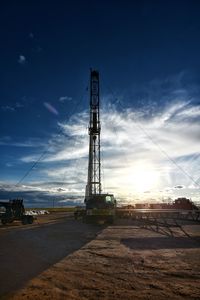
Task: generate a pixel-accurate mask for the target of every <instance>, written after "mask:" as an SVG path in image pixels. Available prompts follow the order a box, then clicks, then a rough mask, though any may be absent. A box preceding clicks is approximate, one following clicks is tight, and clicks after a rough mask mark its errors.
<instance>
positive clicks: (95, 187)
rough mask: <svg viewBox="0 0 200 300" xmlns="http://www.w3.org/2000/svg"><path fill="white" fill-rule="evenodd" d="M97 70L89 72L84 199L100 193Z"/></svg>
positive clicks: (99, 127) (99, 129) (99, 130)
mask: <svg viewBox="0 0 200 300" xmlns="http://www.w3.org/2000/svg"><path fill="white" fill-rule="evenodd" d="M99 100H100V99H99V72H98V71H96V70H91V73H90V121H89V128H88V134H89V162H88V179H87V185H86V199H87V198H89V197H90V196H92V195H96V194H101V152H100V149H101V147H100V132H101V126H100V112H99Z"/></svg>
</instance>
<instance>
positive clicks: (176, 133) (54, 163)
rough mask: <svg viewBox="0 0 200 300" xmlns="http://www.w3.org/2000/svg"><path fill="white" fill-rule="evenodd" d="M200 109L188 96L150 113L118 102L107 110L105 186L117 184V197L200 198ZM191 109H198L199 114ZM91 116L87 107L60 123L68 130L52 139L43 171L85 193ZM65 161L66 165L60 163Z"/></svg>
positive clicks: (33, 157) (25, 159) (28, 159)
mask: <svg viewBox="0 0 200 300" xmlns="http://www.w3.org/2000/svg"><path fill="white" fill-rule="evenodd" d="M155 109H156V107H155ZM198 109H199V107H198V106H197V105H195V104H193V103H192V102H189V101H187V100H186V101H177V102H174V103H169V104H167V105H165V106H164V107H163V108H162V110H161V109H159V111H158V112H156V110H155V111H154V113H153V114H150V115H149V114H148V113H149V112H148V111H147V110H146V111H142V110H138V109H123V110H122V109H121V111H119V110H118V109H117V108H116V107H115V106H113V105H112V106H110V108H109V109H108V108H107V107H106V109H102V110H101V124H102V136H101V142H102V144H101V145H102V166H103V174H104V176H102V177H103V178H104V179H105V180H104V191H108V192H112V191H111V190H109V189H108V188H109V187H112V188H113V190H114V191H115V193H116V194H117V196H118V197H119V198H121V199H122V198H126V199H127V200H126V201H128V199H138V198H140V199H145V198H148V199H150V198H154V199H163V197H164V198H165V197H169V196H170V197H178V196H187V197H189V198H190V196H191V193H192V195H193V198H194V199H196V200H197V199H198V197H199V189H197V188H196V187H195V188H193V186H192V184H193V185H195V184H194V182H192V181H191V178H190V177H189V176H191V177H193V178H194V180H196V181H197V184H200V179H198V178H199V170H198V165H199V163H200V155H198V153H199V147H200V134H199V132H200V122H196V118H199V117H200V115H199V114H198ZM191 111H195V112H196V113H195V118H194V114H193V113H192V114H191ZM147 116H148V117H147ZM88 118H89V116H88V113H87V112H85V111H83V112H82V113H79V114H76V115H74V116H73V117H72V118H71V119H70V120H69V121H68V122H66V123H59V127H60V128H62V131H63V134H62V135H59V136H56V135H55V136H53V137H52V139H51V140H50V141H49V143H48V145H47V147H48V149H49V152H48V154H47V155H46V156H45V157H44V159H43V160H42V163H43V164H45V165H46V170H43V171H42V169H41V170H40V172H41V174H43V176H45V177H47V178H51V179H52V180H55V181H57V180H60V179H61V178H62V180H63V181H64V182H66V184H67V186H68V188H69V187H70V186H71V192H72V191H77V192H78V191H79V192H80V193H81V191H82V193H83V194H84V188H85V183H86V180H87V165H88V142H89V138H88V132H87V126H88ZM37 158H38V156H37V155H36V154H32V155H28V156H24V157H22V158H21V161H23V162H33V161H35V160H37ZM174 162H175V163H174ZM59 163H61V165H62V166H63V164H64V165H65V167H64V168H63V167H62V166H58V164H59ZM177 166H180V168H179V167H177ZM182 170H184V171H185V173H184V172H183V171H182ZM186 173H187V174H188V175H189V176H187V174H186ZM174 187H176V188H174ZM181 187H184V188H181ZM58 188H59V187H58ZM147 191H148V193H147Z"/></svg>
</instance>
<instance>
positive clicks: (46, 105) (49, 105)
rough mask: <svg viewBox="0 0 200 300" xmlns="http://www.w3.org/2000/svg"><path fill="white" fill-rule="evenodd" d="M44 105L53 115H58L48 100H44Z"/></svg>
mask: <svg viewBox="0 0 200 300" xmlns="http://www.w3.org/2000/svg"><path fill="white" fill-rule="evenodd" d="M44 106H45V107H46V109H47V110H48V111H50V112H51V113H52V114H54V115H58V114H59V112H58V111H57V109H56V108H55V107H54V106H53V105H52V104H51V103H49V102H44Z"/></svg>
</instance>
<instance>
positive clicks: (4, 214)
mask: <svg viewBox="0 0 200 300" xmlns="http://www.w3.org/2000/svg"><path fill="white" fill-rule="evenodd" d="M0 220H1V223H2V224H3V225H6V224H8V223H12V222H13V221H15V220H18V221H21V223H22V224H23V225H26V224H32V223H33V221H34V218H33V216H29V215H26V214H25V209H24V204H23V199H13V200H9V201H0Z"/></svg>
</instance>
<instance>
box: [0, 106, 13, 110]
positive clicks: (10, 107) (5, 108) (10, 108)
mask: <svg viewBox="0 0 200 300" xmlns="http://www.w3.org/2000/svg"><path fill="white" fill-rule="evenodd" d="M1 109H2V110H3V111H15V107H13V106H10V105H5V106H4V105H3V106H1Z"/></svg>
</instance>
